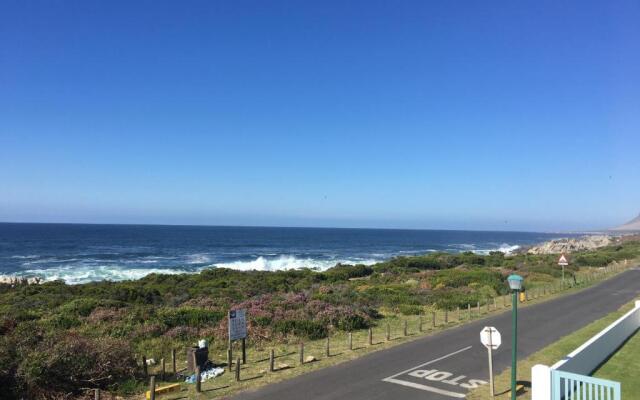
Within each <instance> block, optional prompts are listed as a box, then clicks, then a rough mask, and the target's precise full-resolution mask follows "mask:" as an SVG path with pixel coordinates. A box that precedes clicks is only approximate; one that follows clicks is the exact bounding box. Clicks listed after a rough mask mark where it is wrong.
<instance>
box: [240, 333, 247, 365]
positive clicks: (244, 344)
mask: <svg viewBox="0 0 640 400" xmlns="http://www.w3.org/2000/svg"><path fill="white" fill-rule="evenodd" d="M241 344H242V364H246V363H247V340H246V338H242V341H241Z"/></svg>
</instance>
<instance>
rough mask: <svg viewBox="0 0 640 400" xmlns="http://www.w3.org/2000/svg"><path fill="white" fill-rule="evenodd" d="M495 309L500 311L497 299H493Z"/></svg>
mask: <svg viewBox="0 0 640 400" xmlns="http://www.w3.org/2000/svg"><path fill="white" fill-rule="evenodd" d="M493 309H494V310H497V309H498V300H496V298H495V297H494V298H493Z"/></svg>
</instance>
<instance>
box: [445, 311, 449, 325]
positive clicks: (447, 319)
mask: <svg viewBox="0 0 640 400" xmlns="http://www.w3.org/2000/svg"><path fill="white" fill-rule="evenodd" d="M448 323H449V310H444V324H445V325H446V324H448Z"/></svg>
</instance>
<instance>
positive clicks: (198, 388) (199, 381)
mask: <svg viewBox="0 0 640 400" xmlns="http://www.w3.org/2000/svg"><path fill="white" fill-rule="evenodd" d="M201 391H202V376H200V366H198V365H196V393H200V392H201Z"/></svg>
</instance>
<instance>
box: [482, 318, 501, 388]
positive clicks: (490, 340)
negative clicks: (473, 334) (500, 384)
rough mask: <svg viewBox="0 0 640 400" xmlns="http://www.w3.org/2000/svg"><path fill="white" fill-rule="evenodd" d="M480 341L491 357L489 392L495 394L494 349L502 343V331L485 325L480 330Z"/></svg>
mask: <svg viewBox="0 0 640 400" xmlns="http://www.w3.org/2000/svg"><path fill="white" fill-rule="evenodd" d="M480 342H481V343H482V344H483V345H484V347H486V348H487V355H488V358H489V394H490V395H491V398H493V397H494V396H495V384H494V380H493V350H497V349H498V347H500V345H501V344H502V337H501V336H500V332H498V330H497V329H496V328H494V327H493V326H485V327H484V328H482V330H481V331H480Z"/></svg>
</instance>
